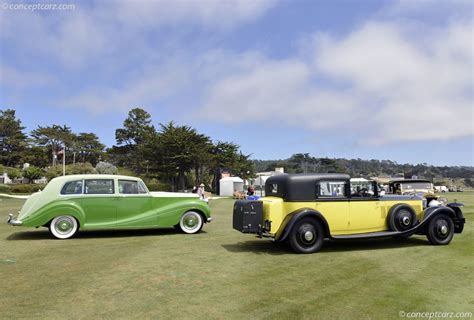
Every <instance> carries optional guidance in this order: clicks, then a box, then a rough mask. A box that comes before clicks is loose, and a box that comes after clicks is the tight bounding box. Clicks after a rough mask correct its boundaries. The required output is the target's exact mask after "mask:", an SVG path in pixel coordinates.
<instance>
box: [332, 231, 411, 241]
mask: <svg viewBox="0 0 474 320" xmlns="http://www.w3.org/2000/svg"><path fill="white" fill-rule="evenodd" d="M400 235H407V232H406V231H405V232H400V231H382V232H368V233H357V234H343V235H339V236H332V237H331V239H334V240H351V239H369V238H383V237H394V236H400Z"/></svg>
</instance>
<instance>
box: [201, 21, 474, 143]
mask: <svg viewBox="0 0 474 320" xmlns="http://www.w3.org/2000/svg"><path fill="white" fill-rule="evenodd" d="M413 27H415V26H410V25H399V24H397V23H388V22H368V23H366V24H365V25H363V26H361V27H360V28H358V29H356V30H355V31H353V32H352V33H350V34H348V35H346V36H345V37H342V38H334V37H331V36H330V35H328V34H318V35H317V36H315V38H314V47H313V48H314V50H313V52H314V54H313V56H312V57H311V58H310V59H308V58H307V57H295V58H293V59H287V60H279V61H275V60H271V59H265V58H264V57H262V58H260V60H259V61H258V62H256V63H255V65H254V66H252V67H250V68H249V67H246V68H244V72H240V73H238V74H237V75H232V74H230V75H226V76H225V77H224V78H223V79H221V80H220V81H219V82H218V83H217V84H215V85H214V86H212V88H211V89H210V91H209V94H208V96H207V99H206V101H205V102H204V104H203V109H202V110H203V112H204V115H207V116H209V117H210V116H211V115H215V116H216V117H217V118H218V119H219V120H221V121H228V122H229V123H236V122H238V121H245V122H248V121H256V122H262V121H266V120H268V119H271V121H276V122H279V123H283V124H286V125H294V126H303V127H305V128H307V129H311V130H321V129H331V130H335V131H336V130H339V131H340V130H345V131H348V132H352V133H353V134H355V135H358V134H360V136H361V137H363V139H361V141H360V142H370V143H376V144H382V143H390V142H396V141H410V140H432V139H450V138H456V137H463V136H469V135H473V134H474V125H473V96H474V94H473V80H474V79H473V51H472V44H473V43H474V42H473V38H472V36H473V34H472V30H473V26H472V23H471V22H469V21H457V22H453V23H451V24H449V25H448V26H447V28H446V29H440V28H434V27H433V28H428V27H427V26H425V30H424V32H425V33H424V36H425V37H426V39H430V41H429V42H427V41H419V40H418V39H417V38H416V37H413V34H414V32H413V31H414V30H413V29H412V28H413ZM427 31H429V33H426V32H427ZM368 126H370V127H371V129H370V132H372V133H376V134H375V135H374V134H372V135H367V128H368ZM364 133H365V134H364Z"/></svg>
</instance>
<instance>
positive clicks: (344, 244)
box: [321, 238, 429, 252]
mask: <svg viewBox="0 0 474 320" xmlns="http://www.w3.org/2000/svg"><path fill="white" fill-rule="evenodd" d="M427 245H429V242H428V240H427V239H423V238H380V239H354V240H337V241H336V240H326V241H325V242H324V245H323V247H322V249H321V252H342V251H359V250H361V251H365V250H384V249H396V248H408V247H418V246H427Z"/></svg>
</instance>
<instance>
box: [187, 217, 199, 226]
mask: <svg viewBox="0 0 474 320" xmlns="http://www.w3.org/2000/svg"><path fill="white" fill-rule="evenodd" d="M184 224H185V225H186V227H188V228H194V227H195V226H196V224H197V219H196V217H193V216H190V217H186V219H184Z"/></svg>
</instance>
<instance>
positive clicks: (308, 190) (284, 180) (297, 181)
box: [265, 173, 351, 201]
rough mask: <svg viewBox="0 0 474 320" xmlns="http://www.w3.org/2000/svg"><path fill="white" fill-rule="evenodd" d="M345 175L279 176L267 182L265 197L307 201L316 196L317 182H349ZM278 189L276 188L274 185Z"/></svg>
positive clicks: (307, 174) (308, 174)
mask: <svg viewBox="0 0 474 320" xmlns="http://www.w3.org/2000/svg"><path fill="white" fill-rule="evenodd" d="M350 178H351V177H350V176H349V175H348V174H343V173H305V174H279V175H275V176H271V177H270V178H268V179H267V181H266V182H265V195H267V196H276V197H281V198H284V199H285V200H287V201H305V200H309V199H314V198H315V196H316V181H319V180H339V181H340V180H349V179H350ZM275 184H276V185H277V186H276V189H275V188H274V185H275Z"/></svg>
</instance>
